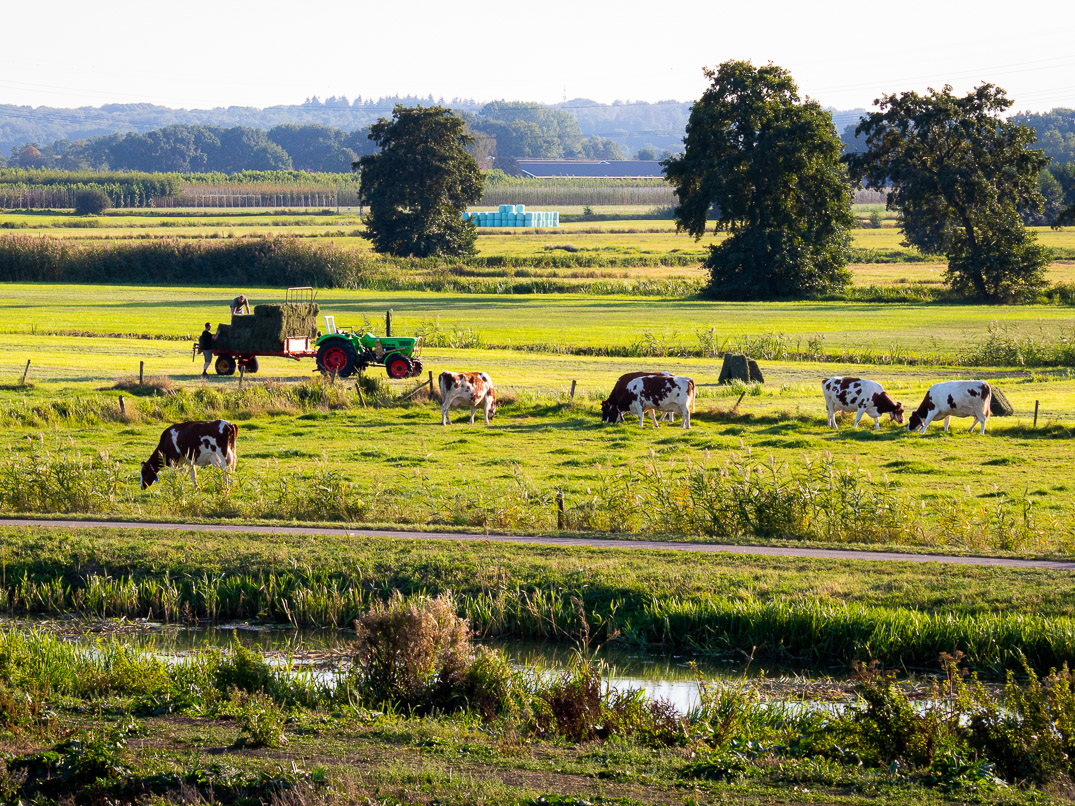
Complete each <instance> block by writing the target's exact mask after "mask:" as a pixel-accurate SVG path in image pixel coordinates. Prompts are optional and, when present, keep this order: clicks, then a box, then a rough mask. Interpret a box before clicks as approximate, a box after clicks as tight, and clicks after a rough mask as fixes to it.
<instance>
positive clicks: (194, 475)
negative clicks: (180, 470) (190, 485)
mask: <svg viewBox="0 0 1075 806" xmlns="http://www.w3.org/2000/svg"><path fill="white" fill-rule="evenodd" d="M190 480H191V481H192V482H194V486H195V487H197V486H198V466H197V465H196V464H194V462H191V463H190Z"/></svg>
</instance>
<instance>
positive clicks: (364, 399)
mask: <svg viewBox="0 0 1075 806" xmlns="http://www.w3.org/2000/svg"><path fill="white" fill-rule="evenodd" d="M355 391H356V392H358V402H359V403H361V404H362V408H366V398H364V397H363V396H362V387H361V386H360V385H359V383H358V381H355Z"/></svg>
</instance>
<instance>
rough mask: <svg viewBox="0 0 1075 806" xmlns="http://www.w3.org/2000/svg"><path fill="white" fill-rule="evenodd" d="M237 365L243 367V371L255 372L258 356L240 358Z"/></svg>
mask: <svg viewBox="0 0 1075 806" xmlns="http://www.w3.org/2000/svg"><path fill="white" fill-rule="evenodd" d="M239 366H241V367H242V368H243V371H244V372H257V371H258V357H257V356H256V355H249V356H247V357H246V358H243V359H240V360H239Z"/></svg>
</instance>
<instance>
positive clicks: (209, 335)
mask: <svg viewBox="0 0 1075 806" xmlns="http://www.w3.org/2000/svg"><path fill="white" fill-rule="evenodd" d="M215 338H216V336H214V335H213V325H212V323H211V322H206V323H205V330H203V331H202V333H201V335H200V336H198V349H199V350H201V353H202V355H203V356H205V367H204V368H203V369H202V376H203V377H204V376H206V375H208V374H209V365H210V364H212V363H213V340H214V339H215Z"/></svg>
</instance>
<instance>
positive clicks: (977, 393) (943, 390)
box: [907, 381, 993, 434]
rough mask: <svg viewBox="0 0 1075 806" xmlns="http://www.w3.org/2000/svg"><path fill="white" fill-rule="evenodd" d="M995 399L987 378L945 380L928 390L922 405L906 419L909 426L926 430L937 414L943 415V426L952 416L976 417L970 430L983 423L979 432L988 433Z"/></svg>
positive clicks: (915, 429) (922, 430)
mask: <svg viewBox="0 0 1075 806" xmlns="http://www.w3.org/2000/svg"><path fill="white" fill-rule="evenodd" d="M992 402H993V390H992V389H991V388H990V387H989V384H988V383H986V382H985V381H945V382H943V383H935V384H933V386H931V387H930V388H929V391H928V392H926V396H925V397H924V398H923V399H922V405H921V406H919V407H918V408H917V409H915V410H914V411H913V412H911V416H910V417H909V418H908V419H907V430H908V431H918V432H919V433H922V434H924V433H926V428H927V427H928V426H929V424H930V423H931V422H933V421H934V420H935V419H937V418H938V417H943V418H944V430H945V431H947V430H948V423H949V421H950V420H951V419H952V418H953V417H973V418H974V422H973V423H971V424H970V428H969V429H968V430H970V431H973V430H974V427H975V426H976V425H978V423H981V424H982V430H981V431H980V433H982V434H984V433H985V421H986V420H988V419H989V407H990V404H991V403H992Z"/></svg>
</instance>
